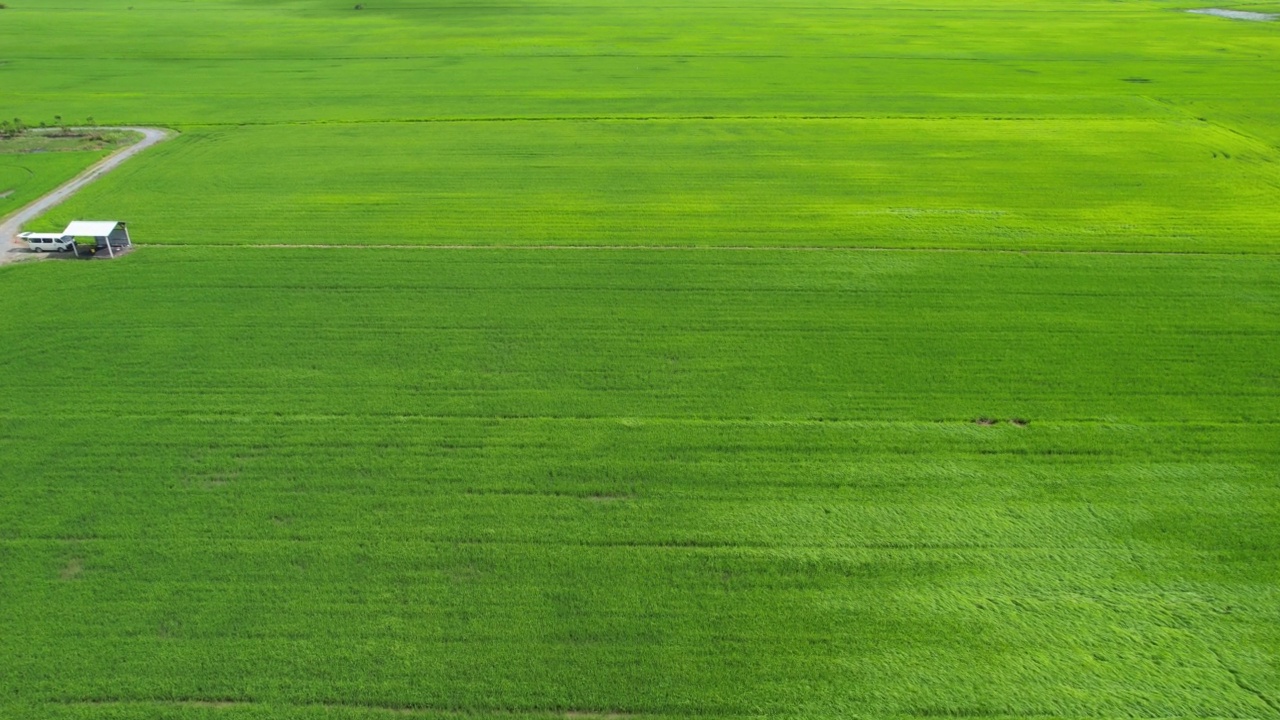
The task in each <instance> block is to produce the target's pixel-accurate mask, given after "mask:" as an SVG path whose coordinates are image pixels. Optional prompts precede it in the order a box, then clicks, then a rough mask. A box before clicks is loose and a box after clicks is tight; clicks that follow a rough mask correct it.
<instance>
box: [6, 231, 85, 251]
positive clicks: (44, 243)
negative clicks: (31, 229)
mask: <svg viewBox="0 0 1280 720" xmlns="http://www.w3.org/2000/svg"><path fill="white" fill-rule="evenodd" d="M18 237H19V238H21V239H22V240H24V241H25V242H26V243H27V247H28V248H30V249H31V250H32V251H33V252H71V251H72V249H73V246H74V245H75V242H76V239H75V238H74V237H72V236H70V235H62V234H59V233H22V234H21V235H19V236H18Z"/></svg>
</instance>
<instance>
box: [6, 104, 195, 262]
mask: <svg viewBox="0 0 1280 720" xmlns="http://www.w3.org/2000/svg"><path fill="white" fill-rule="evenodd" d="M93 129H95V130H132V131H134V132H140V133H142V140H140V141H138V142H136V143H134V144H133V145H130V146H128V147H125V148H122V149H120V150H118V151H116V152H115V153H112V154H111V155H108V156H107V157H105V158H103V159H101V160H99V161H98V162H97V163H94V164H93V165H92V166H91V167H89V168H88V169H87V170H85V171H84V172H82V173H80V174H79V175H77V176H75V177H73V178H71V179H70V180H68V181H67V182H65V183H63V184H62V185H59V186H58V187H57V188H54V189H53V190H52V191H51V192H49V193H48V194H46V195H44V196H42V197H39V198H37V199H36V200H34V201H32V202H31V203H30V204H28V205H27V206H26V207H24V208H22V209H20V210H18V211H17V212H15V213H13V214H12V215H9V216H8V217H6V218H4V220H3V221H0V265H4V264H5V263H10V262H13V261H15V260H22V259H24V258H28V257H31V255H29V254H27V253H26V251H25V250H23V249H22V248H20V247H19V245H18V241H17V238H16V237H15V236H16V235H17V234H18V232H19V231H21V230H22V226H23V225H24V224H25V223H28V222H31V221H32V220H34V219H35V218H37V217H39V216H40V215H41V214H42V213H44V212H45V211H46V210H48V209H49V208H51V207H53V206H54V205H57V204H58V203H60V202H62V201H63V200H66V199H67V198H69V197H71V196H72V195H74V194H76V192H78V191H79V190H80V188H82V187H84V186H85V185H88V184H89V183H91V182H93V181H94V180H97V179H98V178H100V177H102V176H103V175H106V174H107V173H109V172H111V171H112V170H114V169H116V168H117V167H119V166H120V164H121V163H123V162H124V161H125V160H128V159H129V158H131V157H133V156H134V155H137V154H138V153H140V152H142V151H143V150H146V149H147V148H149V147H151V146H152V145H155V144H157V143H160V142H163V141H164V140H167V139H169V138H170V137H172V136H173V135H174V134H175V133H174V132H173V131H172V130H165V129H163V128H144V127H118V128H93Z"/></svg>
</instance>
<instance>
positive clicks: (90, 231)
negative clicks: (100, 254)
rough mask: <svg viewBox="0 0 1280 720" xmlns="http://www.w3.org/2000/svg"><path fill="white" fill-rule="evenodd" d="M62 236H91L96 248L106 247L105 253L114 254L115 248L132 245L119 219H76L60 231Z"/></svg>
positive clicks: (127, 230)
mask: <svg viewBox="0 0 1280 720" xmlns="http://www.w3.org/2000/svg"><path fill="white" fill-rule="evenodd" d="M62 236H63V237H74V238H93V240H94V245H95V247H97V249H98V250H102V249H103V248H105V249H106V251H107V255H109V256H111V257H115V256H116V250H117V249H119V250H123V249H125V248H131V247H133V242H132V241H131V240H129V229H128V228H127V227H125V224H124V223H122V222H120V221H119V220H76V221H75V222H72V223H71V224H70V225H68V226H67V229H66V230H63V231H62Z"/></svg>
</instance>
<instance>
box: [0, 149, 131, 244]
mask: <svg viewBox="0 0 1280 720" xmlns="http://www.w3.org/2000/svg"><path fill="white" fill-rule="evenodd" d="M109 152H110V151H71V152H47V153H22V154H10V153H4V152H0V217H3V216H5V215H8V214H9V213H11V212H13V211H15V210H18V209H19V208H21V207H23V206H24V205H26V204H27V203H29V202H31V201H32V200H35V199H36V198H38V197H40V196H41V195H44V194H45V193H47V192H49V191H50V190H52V189H54V188H56V187H58V186H59V185H61V184H62V183H64V182H66V181H67V180H70V179H71V178H73V177H75V176H76V175H77V174H78V173H79V172H80V171H81V170H84V169H85V168H87V167H89V166H90V165H92V164H93V163H95V162H97V161H98V160H100V159H102V158H103V157H105V156H106V155H107V154H108V153H109ZM46 225H47V222H46ZM33 227H34V226H33ZM62 227H65V225H64V226H61V227H59V229H61V228H62Z"/></svg>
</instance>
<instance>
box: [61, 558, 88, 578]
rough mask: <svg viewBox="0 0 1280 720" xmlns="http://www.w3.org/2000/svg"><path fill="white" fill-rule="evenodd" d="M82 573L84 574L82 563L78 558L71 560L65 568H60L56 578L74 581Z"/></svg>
mask: <svg viewBox="0 0 1280 720" xmlns="http://www.w3.org/2000/svg"><path fill="white" fill-rule="evenodd" d="M82 572H84V562H83V561H81V560H80V558H71V560H70V561H68V562H67V566H66V567H64V568H62V572H59V573H58V577H60V578H62V579H63V580H75V579H76V578H78V577H80V573H82Z"/></svg>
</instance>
